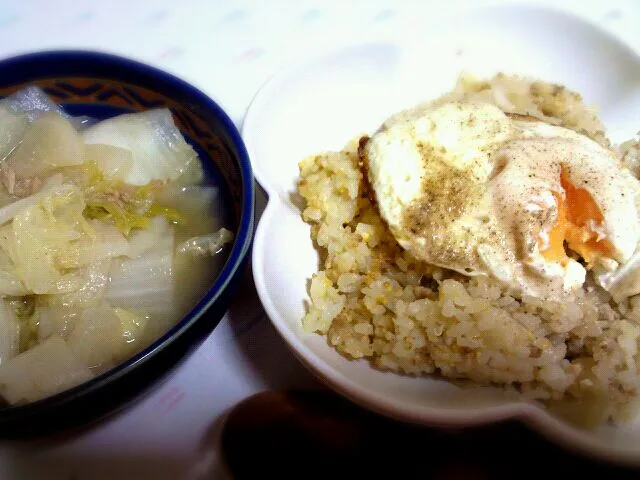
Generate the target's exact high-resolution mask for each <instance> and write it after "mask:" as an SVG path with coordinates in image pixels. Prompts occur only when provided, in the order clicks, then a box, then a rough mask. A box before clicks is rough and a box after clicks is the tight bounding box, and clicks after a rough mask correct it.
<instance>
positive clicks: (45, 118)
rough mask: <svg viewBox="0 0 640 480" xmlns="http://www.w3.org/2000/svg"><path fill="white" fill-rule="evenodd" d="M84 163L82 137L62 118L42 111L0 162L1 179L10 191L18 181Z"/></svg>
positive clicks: (19, 193)
mask: <svg viewBox="0 0 640 480" xmlns="http://www.w3.org/2000/svg"><path fill="white" fill-rule="evenodd" d="M84 162H85V151H84V142H83V140H82V136H81V135H80V134H79V133H78V132H77V131H76V129H75V128H74V127H73V125H72V124H71V123H70V122H69V121H68V120H67V119H65V118H64V117H61V116H60V115H57V114H55V113H45V114H44V115H42V116H41V117H39V118H38V119H36V120H35V121H34V122H33V124H32V125H30V126H29V127H28V128H27V130H26V132H25V134H24V137H23V139H22V141H21V143H20V145H19V146H18V147H17V148H16V149H15V151H14V152H13V153H11V155H9V157H8V158H7V159H6V160H5V161H4V162H3V163H2V167H1V168H2V181H3V184H4V186H5V187H6V188H7V190H8V191H9V193H14V190H15V189H16V186H17V185H19V184H18V182H19V181H20V180H25V179H31V178H33V177H40V176H42V175H45V174H47V173H49V172H51V171H53V170H55V169H56V168H60V167H66V166H71V165H81V164H83V163H84ZM16 194H18V195H21V192H16Z"/></svg>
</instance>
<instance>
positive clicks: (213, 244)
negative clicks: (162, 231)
mask: <svg viewBox="0 0 640 480" xmlns="http://www.w3.org/2000/svg"><path fill="white" fill-rule="evenodd" d="M232 240H233V233H232V232H231V231H230V230H227V229H226V228H221V229H220V230H218V231H217V232H214V233H210V234H207V235H199V236H197V237H192V238H190V239H188V240H185V241H184V242H182V243H181V244H179V245H178V246H177V248H176V253H181V254H186V255H196V256H204V255H216V254H218V253H220V252H221V251H222V248H223V247H224V245H225V244H227V243H229V242H231V241H232Z"/></svg>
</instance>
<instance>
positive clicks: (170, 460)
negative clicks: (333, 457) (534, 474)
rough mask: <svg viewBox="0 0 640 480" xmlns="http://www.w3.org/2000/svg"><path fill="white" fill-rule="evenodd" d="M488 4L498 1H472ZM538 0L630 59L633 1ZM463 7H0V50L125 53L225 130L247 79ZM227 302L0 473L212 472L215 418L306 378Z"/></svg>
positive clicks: (261, 328) (251, 310) (251, 300)
mask: <svg viewBox="0 0 640 480" xmlns="http://www.w3.org/2000/svg"><path fill="white" fill-rule="evenodd" d="M497 3H512V2H504V1H502V2H496V1H494V2H488V1H481V2H473V5H475V6H478V5H480V4H497ZM539 3H542V4H547V5H550V6H554V7H555V8H562V9H565V10H569V11H572V12H574V13H575V14H577V15H581V16H583V17H585V18H588V19H590V20H591V21H594V22H596V23H598V24H599V25H600V26H602V27H603V28H605V29H606V30H609V31H610V32H613V33H615V34H616V35H618V36H619V37H620V38H621V39H623V40H624V41H625V42H627V43H628V44H630V45H631V46H632V47H634V48H635V49H636V51H640V28H638V27H639V25H640V2H638V1H634V0H627V1H623V0H617V1H609V2H596V1H593V2H591V1H571V2H562V1H558V0H555V1H554V0H549V1H546V0H545V1H541V2H539ZM471 5H472V4H471V2H464V1H460V0H448V1H443V2H440V1H418V0H415V1H412V0H405V1H394V0H358V1H339V0H329V1H324V0H323V1H320V0H300V1H295V2H294V1H288V0H271V1H269V2H267V1H260V0H235V1H233V0H215V1H207V0H201V1H195V0H182V1H179V2H175V1H169V0H129V1H124V0H112V1H111V2H92V1H87V0H83V1H80V0H58V1H56V2H51V1H48V0H0V56H2V57H4V56H10V55H14V54H17V53H22V52H29V51H34V50H42V49H55V48H84V49H97V50H102V51H107V52H112V53H117V54H121V55H126V56H129V57H132V58H136V59H139V60H142V61H145V62H147V63H150V64H154V65H156V66H159V67H161V68H163V69H165V70H167V71H170V72H172V73H175V74H177V75H179V76H181V77H182V78H184V79H185V80H187V81H190V82H192V83H193V84H195V85H196V86H198V87H199V88H201V89H202V90H203V91H204V92H206V93H208V94H209V95H211V96H212V97H213V98H214V99H216V100H217V101H218V102H219V103H220V104H221V105H222V106H223V108H225V109H226V110H227V112H228V113H229V115H230V116H231V117H232V119H233V120H234V121H235V122H236V123H237V124H238V125H239V124H240V122H241V120H242V117H243V115H244V112H245V110H246V108H247V106H248V104H249V102H250V100H251V98H252V96H253V95H254V94H255V92H256V90H257V89H258V88H259V87H260V85H261V84H262V83H263V82H264V81H265V80H266V79H267V78H268V77H269V76H270V75H271V74H272V73H274V72H275V71H277V69H278V68H279V67H281V66H283V65H285V64H286V63H288V62H289V61H290V60H292V59H294V58H296V57H299V56H301V55H303V54H304V53H305V52H308V51H311V50H315V49H317V48H327V47H330V46H333V45H336V46H337V45H344V44H349V43H353V42H358V41H362V40H363V39H365V38H366V39H372V38H376V39H391V40H393V39H396V38H397V37H399V36H406V35H407V34H408V33H410V34H413V35H419V33H420V31H421V30H423V29H427V28H429V23H430V22H436V21H438V19H440V18H442V17H444V16H446V15H449V14H451V13H455V12H456V11H459V10H461V9H465V8H469V7H470V6H471ZM541 34H542V35H544V26H543V25H541ZM0 74H1V72H0ZM261 201H262V203H264V199H261ZM238 300H239V301H237V302H236V304H235V305H234V306H233V307H232V308H231V309H230V311H229V313H228V314H227V316H226V317H225V318H224V319H223V321H222V322H221V324H220V325H219V326H218V328H216V330H215V331H214V332H213V334H212V335H210V336H209V338H208V339H207V340H206V341H205V342H204V343H203V344H202V346H201V347H199V348H198V350H197V351H196V352H195V353H194V354H193V355H192V356H191V357H189V359H188V360H187V361H186V362H185V363H184V364H182V365H181V366H180V367H179V369H177V370H176V371H175V372H174V373H173V374H172V375H171V376H170V377H169V378H168V379H167V380H166V381H165V382H164V383H162V384H161V385H160V386H159V387H158V388H156V389H155V390H154V391H153V392H152V393H150V394H149V395H147V396H146V397H145V398H144V399H143V400H141V401H139V402H137V403H136V404H135V405H133V406H132V407H131V408H128V409H127V410H125V411H124V412H122V413H120V414H117V415H116V416H114V417H112V418H110V419H109V420H108V421H106V422H104V423H102V424H101V425H99V426H97V427H94V428H92V429H90V430H88V431H87V432H85V433H84V434H82V435H80V436H76V437H73V438H69V439H67V440H66V441H60V442H47V443H46V444H21V445H16V444H7V443H5V444H0V478H2V479H14V478H17V479H21V478H28V479H41V478H42V479H45V478H46V479H51V480H58V479H60V480H62V479H64V480H70V479H74V480H85V479H92V480H93V479H114V478H123V479H125V478H126V479H128V478H136V479H137V478H153V479H155V480H163V479H172V480H178V479H183V478H185V479H186V478H189V479H193V478H201V475H205V474H210V473H211V472H216V474H214V475H213V478H224V474H223V473H222V472H221V471H220V468H219V466H218V465H219V462H217V461H216V448H215V446H216V439H217V434H218V433H219V426H220V419H221V418H222V417H223V416H224V413H225V412H226V411H228V409H230V408H231V407H233V405H235V404H236V403H237V402H239V401H240V400H242V399H243V398H246V397H247V396H249V395H251V394H253V393H255V392H258V391H262V390H266V389H278V388H285V387H290V386H309V385H312V384H314V383H315V381H314V380H313V379H312V378H311V376H310V375H309V374H308V373H307V372H306V371H305V370H304V369H303V368H302V367H301V366H300V365H299V364H298V363H297V361H296V360H295V359H294V357H293V356H292V355H291V354H290V353H289V352H288V350H287V349H286V347H285V345H284V343H283V342H282V340H280V338H279V337H278V335H277V333H276V332H275V331H274V330H273V328H272V327H271V325H270V324H269V322H268V320H267V319H266V318H265V317H264V314H263V313H262V309H261V308H260V306H259V302H258V301H257V298H256V294H255V290H254V287H253V282H252V280H251V275H250V272H247V275H246V281H245V282H244V285H243V288H242V289H241V292H240V293H239V295H238ZM248 461H250V459H248ZM283 461H286V459H283ZM207 478H211V477H210V476H208V477H207Z"/></svg>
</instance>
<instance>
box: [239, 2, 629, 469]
mask: <svg viewBox="0 0 640 480" xmlns="http://www.w3.org/2000/svg"><path fill="white" fill-rule="evenodd" d="M424 32H425V33H424V35H423V36H422V37H421V40H420V43H419V44H418V43H413V44H411V43H409V42H402V43H398V44H391V43H377V44H376V43H372V44H366V45H360V46H351V47H346V48H343V49H340V50H337V51H333V52H331V53H327V54H325V55H321V56H314V57H313V58H307V59H305V60H304V61H301V62H299V63H297V64H295V65H294V66H292V67H291V68H289V69H287V70H285V71H283V72H281V73H280V74H278V75H276V76H275V77H273V78H272V79H271V80H270V81H269V82H268V83H267V84H266V85H265V86H264V87H263V88H262V89H261V90H260V92H259V93H258V94H257V96H256V97H255V99H254V101H253V102H252V104H251V106H250V108H249V111H248V113H247V116H246V118H245V121H244V126H243V136H244V140H245V142H246V145H247V148H248V150H249V155H250V157H251V159H252V161H253V167H254V172H255V175H256V177H257V179H258V181H259V182H260V183H261V184H262V186H263V187H264V188H265V190H266V191H267V193H268V194H269V203H268V206H267V208H266V211H265V212H264V215H263V216H262V219H261V221H260V223H259V226H258V228H257V232H256V237H255V242H254V247H253V272H254V279H255V282H256V286H257V289H258V293H259V296H260V299H261V301H262V303H263V304H264V307H265V309H266V311H267V313H268V315H269V317H270V318H271V320H272V322H273V324H274V325H275V327H276V328H277V330H278V331H279V332H280V334H281V335H282V336H283V338H284V339H285V340H286V342H287V343H288V344H289V346H290V347H291V348H292V350H293V351H294V352H295V353H296V355H297V356H298V357H299V358H300V360H301V361H302V362H303V363H304V364H305V365H306V366H307V367H309V368H310V369H311V371H312V372H314V373H315V374H316V375H318V376H319V377H320V378H321V379H322V380H324V381H325V382H326V383H328V384H329V385H330V386H331V387H333V388H334V389H336V390H337V391H339V392H341V393H342V394H343V395H345V396H347V397H349V398H351V399H353V400H354V401H356V402H358V403H360V404H362V405H364V406H366V407H368V408H370V409H373V410H376V411H378V412H381V413H383V414H386V415H389V416H393V417H396V418H400V419H403V420H407V421H411V422H415V423H420V424H427V425H448V426H470V425H477V424H483V423H489V422H495V421H498V420H501V419H505V418H513V417H517V418H521V419H522V420H523V421H525V422H527V423H529V424H531V425H533V426H534V427H535V428H536V429H538V430H539V431H541V432H543V433H544V434H546V435H548V436H549V437H551V438H553V439H555V440H556V441H558V442H559V443H562V444H564V445H567V446H570V447H573V448H575V449H578V450H581V451H583V452H587V453H590V454H592V455H596V456H600V457H603V458H607V459H610V460H616V461H620V462H625V463H635V464H640V420H639V421H638V422H636V423H634V424H631V425H626V426H623V427H617V428H614V427H610V426H606V425H605V426H602V427H599V428H598V429H596V430H594V431H589V432H587V431H581V430H578V429H576V428H574V427H572V426H570V425H568V424H566V423H564V422H563V421H561V420H558V419H557V418H555V417H553V416H551V415H550V414H548V413H547V412H546V411H545V410H544V409H542V408H540V407H538V406H536V405H534V404H531V403H524V402H522V403H514V402H511V401H508V400H506V399H505V398H504V396H503V395H502V393H501V392H500V390H498V389H493V388H483V389H478V390H477V391H476V390H474V391H473V392H469V391H467V390H464V391H463V390H461V389H459V388H458V387H456V386H454V385H452V384H450V383H448V382H447V381H444V380H437V379H431V378H408V377H403V376H400V375H395V374H391V373H383V372H379V371H376V370H374V369H372V368H370V366H369V364H368V363H366V362H365V361H348V360H346V359H345V358H344V357H342V356H340V355H339V354H338V353H336V351H335V350H333V349H332V348H330V347H329V346H328V344H327V342H326V340H325V338H323V337H321V336H319V335H315V334H308V333H305V332H304V331H303V330H302V327H301V318H302V316H303V314H304V308H305V307H304V302H305V301H306V299H307V291H306V285H307V282H308V280H309V278H310V277H311V275H312V273H314V272H315V271H316V269H317V266H318V255H317V252H316V251H315V250H314V248H313V246H312V243H311V240H310V228H309V226H308V225H307V224H305V223H304V222H303V221H302V219H301V216H300V210H299V209H298V207H296V205H295V204H294V201H293V197H292V193H293V192H294V191H295V181H296V178H297V176H298V162H299V161H300V160H301V159H302V158H304V157H305V156H307V155H310V154H312V153H316V152H318V151H321V150H339V149H340V148H341V147H342V146H344V144H345V143H346V142H347V141H348V140H350V139H351V138H353V137H355V136H356V135H358V134H359V133H363V132H371V131H373V130H375V129H376V128H377V127H378V126H379V124H380V123H381V121H382V120H383V119H384V118H386V117H387V116H388V115H389V114H391V113H393V112H394V111H397V110H399V109H401V108H404V107H408V106H411V105H413V104H415V103H417V102H419V101H424V100H428V99H430V98H433V97H436V96H438V95H439V94H441V93H444V92H445V91H447V90H449V89H451V88H452V86H453V85H454V83H455V80H456V78H457V76H458V74H459V73H460V72H461V70H463V69H465V70H469V71H471V72H473V73H477V74H480V75H492V74H494V73H496V72H497V71H505V72H508V73H517V74H523V75H532V76H535V77H537V78H540V79H544V80H547V81H555V82H560V83H562V84H564V85H566V86H568V87H569V88H572V89H575V90H577V91H579V92H581V93H582V94H583V96H584V98H585V101H586V102H587V103H589V104H593V105H597V106H598V107H599V108H600V112H601V117H602V119H603V120H604V122H605V124H606V125H607V127H608V133H609V135H610V137H611V138H612V139H613V140H614V141H619V140H622V139H627V138H630V137H631V136H632V135H633V134H634V133H635V131H636V130H635V129H638V128H640V116H639V115H638V112H640V59H639V58H638V56H637V55H636V54H635V53H634V52H632V51H631V50H630V49H629V48H627V47H626V46H625V45H623V44H622V43H620V42H619V41H618V40H616V39H614V38H612V37H611V36H609V35H608V34H606V33H605V32H603V31H601V30H599V29H598V28H597V27H595V26H593V25H591V24H589V23H586V22H584V21H583V20H580V19H578V18H575V17H572V16H569V15H566V14H563V13H560V12H556V11H552V10H545V9H538V8H533V7H501V8H492V9H486V10H481V11H477V12H473V13H472V14H469V15H466V16H461V17H456V18H452V19H451V20H450V21H449V22H446V23H443V24H440V25H432V26H427V25H425V29H424ZM634 123H635V124H634Z"/></svg>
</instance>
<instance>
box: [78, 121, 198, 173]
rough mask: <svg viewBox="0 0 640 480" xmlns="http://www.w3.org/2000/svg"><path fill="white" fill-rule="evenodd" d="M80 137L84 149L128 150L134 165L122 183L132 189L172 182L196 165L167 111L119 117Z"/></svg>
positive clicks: (87, 131)
mask: <svg viewBox="0 0 640 480" xmlns="http://www.w3.org/2000/svg"><path fill="white" fill-rule="evenodd" d="M82 136H83V138H84V141H85V143H86V144H87V145H93V144H101V145H111V146H115V147H119V148H124V149H126V150H130V151H131V152H132V155H133V164H132V168H131V171H130V172H129V173H128V174H127V176H126V178H125V179H124V181H125V182H126V183H129V184H132V185H146V184H148V183H149V182H151V181H153V180H161V181H170V180H175V179H177V178H179V177H180V176H181V175H182V174H183V173H184V172H187V171H189V167H190V165H191V164H192V163H194V162H199V160H198V156H197V153H196V152H195V150H194V149H193V148H192V147H191V146H190V145H189V144H188V143H187V142H186V141H185V139H184V137H183V136H182V134H181V133H180V130H178V128H177V127H176V125H175V123H174V122H173V118H172V115H171V111H170V110H169V109H166V108H163V109H153V110H148V111H145V112H140V113H130V114H124V115H118V116H116V117H112V118H109V119H107V120H104V121H102V122H99V123H98V124H96V125H93V126H92V127H90V128H88V129H86V130H85V131H84V132H83V133H82Z"/></svg>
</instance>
